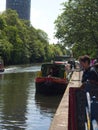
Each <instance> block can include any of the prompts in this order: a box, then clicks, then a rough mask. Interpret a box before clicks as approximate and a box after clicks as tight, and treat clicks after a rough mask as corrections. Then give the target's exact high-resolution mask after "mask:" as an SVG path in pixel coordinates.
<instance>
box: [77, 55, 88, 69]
mask: <svg viewBox="0 0 98 130" xmlns="http://www.w3.org/2000/svg"><path fill="white" fill-rule="evenodd" d="M79 61H80V64H81V66H82V67H83V68H84V69H88V68H89V67H90V57H89V56H88V55H84V56H82V57H81V58H80V60H79Z"/></svg>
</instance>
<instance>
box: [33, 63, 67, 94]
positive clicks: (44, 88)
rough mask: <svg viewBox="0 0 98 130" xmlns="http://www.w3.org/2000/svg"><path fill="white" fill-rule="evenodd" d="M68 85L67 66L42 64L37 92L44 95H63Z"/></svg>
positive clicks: (37, 82)
mask: <svg viewBox="0 0 98 130" xmlns="http://www.w3.org/2000/svg"><path fill="white" fill-rule="evenodd" d="M67 84H68V80H67V78H66V66H65V65H63V64H55V63H47V64H42V66H41V71H40V72H39V73H38V76H37V78H36V79H35V85H36V92H37V93H44V94H63V93H64V91H65V89H66V87H67Z"/></svg>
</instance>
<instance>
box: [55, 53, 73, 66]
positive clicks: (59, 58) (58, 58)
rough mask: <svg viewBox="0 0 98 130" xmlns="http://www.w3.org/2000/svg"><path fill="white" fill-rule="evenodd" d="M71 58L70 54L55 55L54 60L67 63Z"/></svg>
mask: <svg viewBox="0 0 98 130" xmlns="http://www.w3.org/2000/svg"><path fill="white" fill-rule="evenodd" d="M70 59H71V56H70V55H62V56H55V57H54V59H53V62H54V63H56V64H67V63H68V61H69V60H70Z"/></svg>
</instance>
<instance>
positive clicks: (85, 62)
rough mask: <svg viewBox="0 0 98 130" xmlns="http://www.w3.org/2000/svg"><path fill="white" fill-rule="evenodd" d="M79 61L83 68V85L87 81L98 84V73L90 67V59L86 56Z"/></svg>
mask: <svg viewBox="0 0 98 130" xmlns="http://www.w3.org/2000/svg"><path fill="white" fill-rule="evenodd" d="M79 61H80V64H81V66H82V68H83V75H82V83H84V82H87V81H91V82H98V73H97V72H96V70H95V68H94V67H93V66H90V57H89V56H88V55H84V56H82V57H81V58H80V60H79Z"/></svg>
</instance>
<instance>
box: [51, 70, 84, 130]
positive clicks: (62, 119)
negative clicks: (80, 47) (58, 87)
mask: <svg viewBox="0 0 98 130" xmlns="http://www.w3.org/2000/svg"><path fill="white" fill-rule="evenodd" d="M81 75H82V72H77V71H74V72H73V74H72V77H71V80H70V82H69V84H68V86H67V89H66V91H65V93H64V95H63V98H62V100H61V102H60V104H59V107H58V109H57V111H56V113H55V115H54V118H53V121H52V122H51V125H50V128H49V130H68V102H69V88H70V87H80V86H81Z"/></svg>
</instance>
